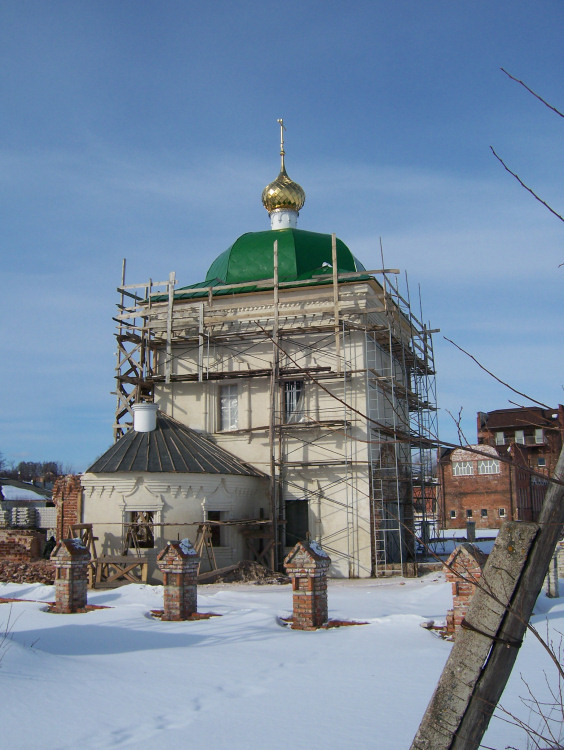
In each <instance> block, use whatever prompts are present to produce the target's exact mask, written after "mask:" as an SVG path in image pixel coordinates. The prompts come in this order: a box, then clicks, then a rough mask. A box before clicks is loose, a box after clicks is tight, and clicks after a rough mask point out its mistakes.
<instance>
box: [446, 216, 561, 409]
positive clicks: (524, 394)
mask: <svg viewBox="0 0 564 750" xmlns="http://www.w3.org/2000/svg"><path fill="white" fill-rule="evenodd" d="M563 221H564V219H563ZM443 338H444V339H445V341H448V342H449V344H452V345H453V346H455V347H456V348H457V349H458V350H459V351H461V352H462V353H463V354H466V356H467V357H470V359H471V360H473V361H474V362H475V363H476V364H477V365H478V367H479V368H480V369H482V370H483V371H484V372H487V373H488V375H491V376H492V378H493V379H494V380H497V382H498V383H501V385H504V386H505V387H506V388H509V390H510V391H513V393H516V394H517V395H518V396H523V398H526V399H527V400H528V401H532V402H533V404H538V405H539V406H542V408H543V409H551V408H552V407H551V406H547V405H546V404H543V403H542V401H537V400H536V399H535V398H532V397H531V396H527V394H526V393H521V391H518V390H516V389H515V388H512V387H511V386H510V385H509V383H506V382H505V381H504V380H501V378H498V377H497V375H494V374H493V372H491V371H490V370H488V368H487V367H484V365H483V364H481V363H480V362H478V360H477V359H476V357H474V356H473V355H472V354H470V352H467V351H466V349H463V348H462V347H461V346H458V344H455V343H454V341H452V339H449V338H447V337H446V336H443Z"/></svg>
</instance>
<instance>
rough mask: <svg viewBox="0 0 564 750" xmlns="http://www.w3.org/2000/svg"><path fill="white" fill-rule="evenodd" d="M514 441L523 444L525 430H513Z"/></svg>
mask: <svg viewBox="0 0 564 750" xmlns="http://www.w3.org/2000/svg"><path fill="white" fill-rule="evenodd" d="M515 442H516V443H517V445H525V430H515Z"/></svg>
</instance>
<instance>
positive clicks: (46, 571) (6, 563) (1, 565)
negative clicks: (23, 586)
mask: <svg viewBox="0 0 564 750" xmlns="http://www.w3.org/2000/svg"><path fill="white" fill-rule="evenodd" d="M54 581H55V564H54V563H52V562H51V561H50V560H36V561H34V562H16V561H13V560H0V582H2V583H46V584H48V585H51V584H53V583H54Z"/></svg>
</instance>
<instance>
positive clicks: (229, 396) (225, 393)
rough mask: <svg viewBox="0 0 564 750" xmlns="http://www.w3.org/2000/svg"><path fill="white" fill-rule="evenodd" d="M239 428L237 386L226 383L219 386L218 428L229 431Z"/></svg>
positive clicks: (221, 430)
mask: <svg viewBox="0 0 564 750" xmlns="http://www.w3.org/2000/svg"><path fill="white" fill-rule="evenodd" d="M238 428H239V387H238V386H237V384H236V383H228V384H226V385H222V386H220V388H219V430H220V432H230V431H232V430H237V429H238Z"/></svg>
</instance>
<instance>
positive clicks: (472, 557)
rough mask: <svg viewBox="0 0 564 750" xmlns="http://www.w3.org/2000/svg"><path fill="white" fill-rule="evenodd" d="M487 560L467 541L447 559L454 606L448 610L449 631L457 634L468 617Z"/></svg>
mask: <svg viewBox="0 0 564 750" xmlns="http://www.w3.org/2000/svg"><path fill="white" fill-rule="evenodd" d="M486 560H487V555H485V554H484V553H483V552H481V550H479V549H478V548H477V547H475V546H474V545H473V544H470V543H468V542H467V543H465V544H461V545H459V546H458V547H457V548H456V549H455V550H454V552H453V553H452V555H451V556H450V557H449V558H448V560H447V561H446V563H445V565H446V566H447V568H446V579H447V581H449V583H451V584H452V604H453V608H452V609H451V610H449V611H448V612H447V626H446V630H447V632H448V633H452V634H456V633H457V632H458V631H459V630H460V623H461V622H462V620H464V618H465V617H466V612H467V611H468V607H469V606H470V602H471V601H472V597H473V596H474V591H475V590H476V585H475V584H476V583H477V582H478V581H479V580H480V578H481V577H482V571H483V569H484V565H485V563H486Z"/></svg>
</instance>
